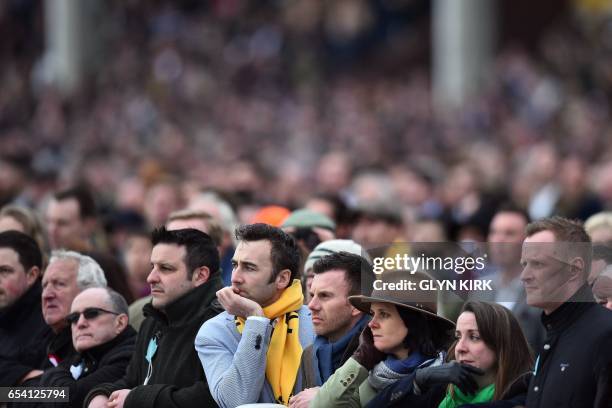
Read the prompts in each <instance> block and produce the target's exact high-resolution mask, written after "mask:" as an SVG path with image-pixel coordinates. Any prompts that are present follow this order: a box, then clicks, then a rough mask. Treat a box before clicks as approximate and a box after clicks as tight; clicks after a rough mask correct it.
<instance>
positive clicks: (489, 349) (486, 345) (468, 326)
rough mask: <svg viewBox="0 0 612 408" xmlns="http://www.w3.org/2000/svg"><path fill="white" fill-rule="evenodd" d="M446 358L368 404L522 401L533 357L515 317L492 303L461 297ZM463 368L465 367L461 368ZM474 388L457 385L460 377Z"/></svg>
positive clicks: (424, 406)
mask: <svg viewBox="0 0 612 408" xmlns="http://www.w3.org/2000/svg"><path fill="white" fill-rule="evenodd" d="M448 358H449V360H451V361H450V362H449V363H446V364H442V365H438V366H430V367H426V368H423V369H419V370H416V371H415V373H414V375H413V376H411V377H410V378H404V379H402V380H401V381H399V382H397V383H396V384H394V385H393V386H391V387H388V388H386V389H385V390H384V391H383V392H381V393H379V394H378V395H377V396H376V398H375V399H373V400H372V401H371V402H370V404H369V405H368V406H371V407H382V406H384V407H391V406H409V407H413V408H456V407H472V406H473V407H496V408H502V407H514V406H516V405H524V403H525V396H526V395H527V385H528V382H529V375H530V373H531V369H532V363H533V357H532V354H531V350H530V349H529V346H528V345H527V340H525V335H524V334H523V331H522V330H521V328H520V326H519V323H518V321H517V320H516V318H515V317H514V316H513V315H512V313H511V312H510V311H509V310H508V309H506V308H505V307H503V306H500V305H498V304H496V303H487V302H479V301H469V302H467V303H466V304H465V305H464V306H463V308H462V310H461V314H460V315H459V318H458V319H457V326H456V330H455V342H454V343H453V345H452V346H451V348H450V351H449V355H448ZM466 369H467V370H468V371H470V372H466ZM466 375H467V376H470V377H472V378H473V379H475V380H476V382H477V384H478V387H477V388H478V389H477V390H476V391H474V390H466V389H463V390H461V389H460V388H459V387H458V386H457V384H459V385H461V384H464V383H465V376H466Z"/></svg>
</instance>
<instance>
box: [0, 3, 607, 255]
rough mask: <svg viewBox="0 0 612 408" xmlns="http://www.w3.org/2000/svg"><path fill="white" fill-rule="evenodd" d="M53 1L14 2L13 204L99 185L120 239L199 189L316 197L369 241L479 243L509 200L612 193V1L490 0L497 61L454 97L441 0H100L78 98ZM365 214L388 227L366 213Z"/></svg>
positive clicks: (256, 196)
mask: <svg viewBox="0 0 612 408" xmlns="http://www.w3.org/2000/svg"><path fill="white" fill-rule="evenodd" d="M48 3H52V2H47V3H45V2H40V1H35V0H9V1H5V2H2V3H1V4H0V30H1V33H2V38H3V41H2V45H0V81H1V83H2V90H1V91H0V143H1V146H2V147H1V149H0V205H5V204H9V203H16V204H18V205H21V206H25V207H30V208H32V209H35V210H36V211H39V214H40V215H43V214H45V209H44V208H45V205H46V202H47V199H48V198H49V197H50V194H51V193H54V192H57V191H59V190H61V189H63V188H66V187H71V186H75V185H85V186H87V188H88V189H89V190H90V191H91V192H92V193H93V195H94V198H95V202H96V206H97V211H98V212H97V228H98V232H97V234H98V236H99V237H101V238H100V239H99V240H100V242H102V243H103V244H101V245H104V246H107V247H110V248H109V249H111V250H114V251H115V252H121V251H122V248H120V245H121V244H123V243H124V242H125V241H123V238H121V237H120V238H116V237H115V236H114V235H113V234H118V233H121V232H122V231H128V230H129V231H134V230H146V229H148V228H150V227H153V226H157V225H160V224H163V223H164V222H165V221H166V219H167V216H168V215H169V214H170V213H171V212H172V211H175V210H177V209H180V208H185V207H194V206H195V207H197V201H198V200H202V194H203V193H204V192H206V191H209V192H214V194H212V195H211V194H209V196H208V197H209V198H210V197H214V198H215V200H216V199H222V200H223V201H225V202H226V203H227V204H229V207H230V208H229V209H227V208H225V207H224V208H225V209H223V210H218V209H217V208H215V209H212V208H210V206H208V207H207V206H205V205H204V206H200V208H201V209H204V210H206V211H209V212H211V214H212V215H213V216H214V217H217V218H218V220H219V222H220V223H221V224H224V225H229V224H231V223H234V224H236V223H247V222H252V221H253V220H255V219H256V217H257V215H258V211H260V209H261V208H262V207H264V206H267V205H272V204H274V205H279V206H283V207H285V208H287V209H289V210H292V209H295V208H299V207H304V206H309V207H310V208H314V209H317V210H320V211H322V212H326V213H327V214H328V215H329V216H330V217H331V218H332V219H334V221H335V222H336V224H337V226H338V230H337V235H338V237H340V238H348V237H352V238H355V239H356V240H358V241H359V242H361V243H364V244H366V245H367V244H369V243H371V242H391V241H392V240H393V239H395V238H396V237H397V236H402V237H403V238H406V239H408V240H413V239H415V240H429V241H438V240H445V239H457V240H461V239H469V240H485V237H486V232H487V228H488V225H489V222H490V220H491V217H492V215H493V214H494V213H495V211H496V210H497V208H498V207H499V205H500V204H502V203H505V202H508V201H511V202H513V203H515V204H516V205H518V206H521V207H523V208H526V209H528V211H529V214H530V216H531V217H532V218H534V219H537V218H542V217H545V216H549V215H551V214H557V215H563V216H567V217H571V218H579V219H583V220H584V219H586V218H587V217H588V216H590V215H592V214H594V213H596V212H599V211H602V210H604V209H606V208H609V207H610V206H611V205H612V145H611V144H610V143H609V142H608V141H609V140H610V132H611V131H612V128H611V125H610V123H611V122H610V120H609V119H610V112H611V110H610V97H611V96H612V94H611V91H612V68H611V67H612V25H611V24H610V23H609V21H608V18H607V15H608V14H607V13H608V9H609V8H610V6H608V4H607V3H608V2H607V1H597V0H591V1H542V2H538V4H537V5H533V4H531V3H529V2H526V1H516V2H514V1H512V2H511V1H508V2H505V1H499V2H497V11H496V16H497V18H498V23H499V24H498V27H497V40H496V46H495V52H494V53H493V61H492V63H491V66H490V70H489V72H488V75H487V76H486V78H484V79H483V81H482V83H481V84H480V85H481V86H480V89H479V92H477V93H475V94H473V95H470V97H469V98H466V99H465V100H464V101H463V103H461V104H460V105H459V106H456V107H453V108H450V109H444V110H436V109H435V108H434V103H433V96H432V91H431V89H432V79H431V74H430V72H431V56H432V45H431V42H432V41H431V36H432V34H431V30H432V14H433V7H434V4H433V3H435V2H429V1H421V0H337V1H333V2H327V1H322V0H293V1H283V2H280V1H257V2H250V1H246V0H217V1H213V0H211V1H207V2H200V1H193V0H182V1H174V2H171V1H138V0H132V1H110V2H104V3H103V4H104V7H98V9H95V8H94V11H95V12H96V13H98V14H99V15H98V16H95V18H94V21H95V22H96V24H95V25H96V29H97V30H96V32H97V34H98V35H99V36H100V38H103V41H99V42H97V43H96V44H98V45H99V47H98V48H95V49H94V50H93V51H92V50H90V53H91V54H92V55H93V57H92V58H91V64H93V66H94V68H92V69H90V70H89V71H88V72H87V74H86V75H85V76H84V79H83V80H82V82H81V83H80V85H79V87H78V89H76V91H74V92H72V93H70V94H69V95H67V94H65V93H63V92H61V91H60V90H58V89H57V87H54V86H52V85H50V84H51V83H52V78H51V79H50V78H49V73H48V70H47V69H46V66H47V65H48V64H49V61H48V56H45V55H46V54H45V47H47V46H48V44H47V42H46V40H45V22H46V21H48V18H47V17H46V16H45V6H46V7H49V4H48ZM92 4H94V5H95V4H98V5H99V3H95V2H94V3H92ZM100 44H101V45H100ZM94 51H95V52H94ZM205 198H206V197H204V201H206V199H205ZM226 210H231V211H226ZM366 210H367V211H370V212H371V213H373V214H375V215H377V216H379V217H382V218H383V219H384V220H385V221H388V222H389V223H390V224H391V225H392V227H393V232H392V237H391V238H392V239H391V240H389V239H387V237H386V236H385V235H384V233H383V232H379V231H377V230H376V229H375V228H373V224H372V223H370V225H369V226H367V227H365V228H361V231H353V229H352V228H353V227H355V223H357V222H358V220H357V218H358V215H359V214H363V212H364V211H366ZM367 211H366V212H367ZM232 213H234V214H235V217H233V215H232ZM43 218H44V217H43ZM366 218H367V217H366ZM366 221H368V220H367V219H366ZM370 221H372V220H370ZM360 234H361V235H360ZM105 235H106V237H105ZM356 235H357V236H356ZM368 235H370V236H368ZM113 246H114V247H113Z"/></svg>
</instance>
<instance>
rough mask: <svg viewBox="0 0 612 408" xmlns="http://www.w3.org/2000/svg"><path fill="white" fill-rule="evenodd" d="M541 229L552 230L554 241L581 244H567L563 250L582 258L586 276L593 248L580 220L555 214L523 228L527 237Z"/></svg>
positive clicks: (589, 267) (589, 268)
mask: <svg viewBox="0 0 612 408" xmlns="http://www.w3.org/2000/svg"><path fill="white" fill-rule="evenodd" d="M542 231H550V232H552V233H553V234H554V236H555V241H556V242H563V243H578V244H581V245H567V247H566V248H564V250H567V251H570V252H573V253H571V255H576V256H579V257H581V258H582V259H583V260H584V263H585V272H586V275H587V276H588V273H589V271H590V270H591V259H592V258H593V250H592V248H591V237H589V234H587V233H586V231H585V229H584V226H583V225H582V222H580V221H578V220H570V219H568V218H565V217H560V216H558V215H555V216H554V217H549V218H543V219H541V220H538V221H534V222H531V223H529V224H528V225H527V227H526V229H525V233H526V235H527V236H528V237H530V236H532V235H534V234H537V233H538V232H542Z"/></svg>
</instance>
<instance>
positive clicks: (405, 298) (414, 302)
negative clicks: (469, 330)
mask: <svg viewBox="0 0 612 408" xmlns="http://www.w3.org/2000/svg"><path fill="white" fill-rule="evenodd" d="M378 279H379V280H380V281H382V283H381V284H385V283H386V284H395V285H397V284H402V286H405V287H408V282H414V283H415V288H416V289H415V290H409V289H399V290H389V289H387V290H373V291H372V294H371V295H370V296H365V295H356V296H349V298H348V300H349V302H351V304H352V305H353V306H354V307H355V308H357V309H359V310H361V311H362V312H364V313H368V314H369V313H370V306H371V304H372V303H374V302H380V303H391V304H393V305H395V306H397V307H402V308H405V309H410V310H413V311H415V312H418V313H422V314H423V315H425V317H427V318H428V319H430V320H431V322H432V323H433V324H435V325H436V326H438V327H439V328H440V329H442V330H454V329H455V323H454V322H452V321H451V320H449V319H447V318H445V317H443V316H440V315H439V314H438V292H437V291H436V290H421V289H419V287H420V286H419V282H420V281H423V280H433V278H432V277H431V276H429V275H428V274H426V273H424V272H413V273H411V272H408V271H385V272H383V273H382V274H381V275H380V276H379V277H378Z"/></svg>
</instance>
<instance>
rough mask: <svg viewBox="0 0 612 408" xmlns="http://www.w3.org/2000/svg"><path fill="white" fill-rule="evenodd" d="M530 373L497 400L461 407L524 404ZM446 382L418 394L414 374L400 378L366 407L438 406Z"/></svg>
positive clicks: (507, 407)
mask: <svg viewBox="0 0 612 408" xmlns="http://www.w3.org/2000/svg"><path fill="white" fill-rule="evenodd" d="M530 376H531V373H526V374H525V375H523V376H521V377H519V378H518V379H516V380H515V381H514V382H513V383H512V384H511V385H510V386H509V387H508V389H507V390H506V391H505V392H504V394H503V395H502V397H501V399H500V400H499V401H492V402H484V403H480V404H464V405H462V406H461V407H462V408H472V407H473V408H477V407H478V408H514V407H516V406H523V405H525V397H526V395H527V384H528V383H529V379H530ZM447 389H448V384H436V385H434V386H432V387H431V388H429V389H428V390H427V391H425V392H423V393H422V394H420V395H415V393H414V374H412V375H410V376H408V377H405V378H402V379H401V380H400V381H398V382H397V383H395V384H393V385H391V386H390V387H387V388H385V389H384V390H382V391H381V392H379V393H378V395H377V396H376V397H375V398H374V399H373V400H371V401H370V402H369V403H368V405H367V408H371V407H372V408H376V407H418V408H438V406H439V405H440V403H441V402H442V400H443V399H444V397H445V396H446V391H447Z"/></svg>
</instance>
